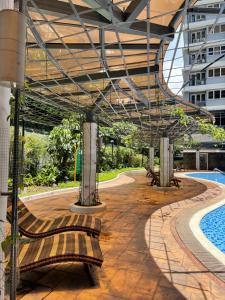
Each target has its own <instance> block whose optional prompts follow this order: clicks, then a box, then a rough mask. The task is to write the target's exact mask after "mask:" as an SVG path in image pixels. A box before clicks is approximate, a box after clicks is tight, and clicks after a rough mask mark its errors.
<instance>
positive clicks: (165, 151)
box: [160, 137, 170, 187]
mask: <svg viewBox="0 0 225 300" xmlns="http://www.w3.org/2000/svg"><path fill="white" fill-rule="evenodd" d="M160 186H161V187H168V186H170V176H169V138H168V137H161V138H160Z"/></svg>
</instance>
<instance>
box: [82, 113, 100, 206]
mask: <svg viewBox="0 0 225 300" xmlns="http://www.w3.org/2000/svg"><path fill="white" fill-rule="evenodd" d="M96 164H97V124H96V122H95V121H94V118H93V116H91V115H90V114H89V115H87V116H86V121H85V122H84V123H83V160H82V185H81V195H80V204H81V205H83V206H92V205H96V202H97V193H96Z"/></svg>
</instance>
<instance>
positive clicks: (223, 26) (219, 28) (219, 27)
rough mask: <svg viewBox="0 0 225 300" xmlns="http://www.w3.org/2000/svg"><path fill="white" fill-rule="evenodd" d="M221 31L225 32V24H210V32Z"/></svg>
mask: <svg viewBox="0 0 225 300" xmlns="http://www.w3.org/2000/svg"><path fill="white" fill-rule="evenodd" d="M220 32H225V24H218V25H216V26H214V27H213V26H208V33H210V34H213V33H220Z"/></svg>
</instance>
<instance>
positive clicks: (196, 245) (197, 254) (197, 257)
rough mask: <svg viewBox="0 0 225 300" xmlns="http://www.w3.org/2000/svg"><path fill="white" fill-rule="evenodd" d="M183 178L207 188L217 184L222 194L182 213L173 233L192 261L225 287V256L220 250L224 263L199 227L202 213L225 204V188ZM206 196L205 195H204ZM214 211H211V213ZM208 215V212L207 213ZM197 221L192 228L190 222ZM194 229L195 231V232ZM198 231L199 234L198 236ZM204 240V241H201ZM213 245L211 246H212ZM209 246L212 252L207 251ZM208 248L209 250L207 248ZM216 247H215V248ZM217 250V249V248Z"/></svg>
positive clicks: (174, 221) (178, 216)
mask: <svg viewBox="0 0 225 300" xmlns="http://www.w3.org/2000/svg"><path fill="white" fill-rule="evenodd" d="M181 177H183V178H189V179H192V180H196V181H198V182H200V183H203V184H204V183H205V184H206V186H207V182H208V183H211V184H212V183H213V184H215V185H216V186H217V187H218V188H219V189H220V193H219V195H216V196H215V197H212V198H210V199H209V200H207V199H205V200H204V203H201V204H197V205H194V206H193V207H189V208H188V209H186V210H185V211H181V213H180V214H178V215H177V216H176V217H175V219H174V220H173V224H172V225H173V232H174V233H175V235H176V239H177V241H178V239H179V241H178V243H179V244H180V245H181V244H182V245H181V246H183V248H185V249H184V250H185V252H186V253H187V252H189V253H187V254H188V256H190V257H191V258H192V260H194V261H195V263H198V265H200V266H201V268H202V269H205V270H208V271H209V272H210V273H211V275H213V277H214V278H213V279H216V281H217V282H219V283H220V284H222V285H223V287H224V286H225V271H224V269H225V255H224V254H223V253H222V252H221V251H220V250H219V249H218V251H220V252H221V254H222V255H223V256H224V263H223V262H222V261H220V260H218V258H217V257H216V255H215V253H214V252H213V249H212V247H210V246H211V245H213V244H212V243H211V242H210V241H209V240H208V239H207V237H206V236H205V235H204V234H203V233H202V231H201V228H200V226H199V223H200V221H201V218H200V214H199V215H198V213H201V212H202V211H204V210H206V209H207V208H208V209H209V208H210V207H212V206H214V205H218V206H220V205H219V204H220V203H221V202H222V201H223V200H224V202H225V196H224V192H225V187H224V186H223V185H222V184H220V183H217V182H214V181H210V180H207V179H200V178H194V177H190V176H185V174H182V176H181ZM210 189H211V188H209V187H208V186H207V191H209V190H210ZM203 194H204V193H203ZM211 210H213V209H209V211H211ZM205 214H207V212H206V213H205ZM205 214H203V215H202V214H201V216H202V217H204V215H205ZM196 215H197V216H198V217H196V219H195V220H194V221H195V222H192V227H191V226H190V222H191V220H192V219H193V217H194V216H196ZM193 228H194V230H193ZM196 230H197V234H196ZM199 231H201V233H202V234H201V235H200V236H199V235H198V233H199ZM201 238H203V239H201ZM210 244H211V245H210ZM208 246H209V248H210V250H211V251H210V250H209V249H207V248H208ZM206 247H207V248H206ZM214 247H215V246H214ZM215 248H216V247H215Z"/></svg>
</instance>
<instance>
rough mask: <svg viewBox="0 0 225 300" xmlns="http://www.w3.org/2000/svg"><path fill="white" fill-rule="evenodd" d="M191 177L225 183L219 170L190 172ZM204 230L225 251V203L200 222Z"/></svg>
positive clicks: (208, 237)
mask: <svg viewBox="0 0 225 300" xmlns="http://www.w3.org/2000/svg"><path fill="white" fill-rule="evenodd" d="M186 175H187V176H189V177H193V178H200V179H207V180H211V181H215V182H218V183H222V184H225V175H223V174H221V173H218V172H208V173H207V172H198V173H188V174H186ZM199 226H200V228H201V230H202V232H203V233H204V235H205V236H206V237H207V239H208V240H210V242H212V243H213V244H214V245H215V246H216V247H217V248H218V249H219V250H220V251H222V252H223V253H225V234H224V232H225V205H222V206H219V207H217V208H216V209H213V210H211V211H210V212H208V213H207V214H206V215H205V216H204V217H203V218H202V219H201V221H200V224H199Z"/></svg>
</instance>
